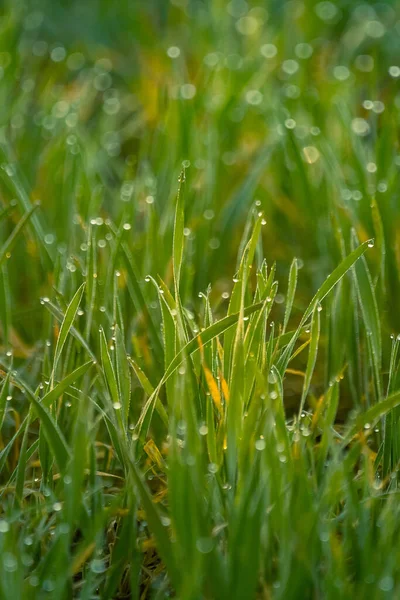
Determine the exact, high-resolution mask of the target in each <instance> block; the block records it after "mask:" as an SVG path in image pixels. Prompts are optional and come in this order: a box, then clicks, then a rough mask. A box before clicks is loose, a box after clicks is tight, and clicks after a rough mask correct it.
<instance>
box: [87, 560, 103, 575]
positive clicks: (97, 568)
mask: <svg viewBox="0 0 400 600" xmlns="http://www.w3.org/2000/svg"><path fill="white" fill-rule="evenodd" d="M106 569H107V567H106V564H105V562H104V560H102V559H99V558H95V559H93V560H92V562H91V563H90V570H91V571H92V573H104V572H105V571H106Z"/></svg>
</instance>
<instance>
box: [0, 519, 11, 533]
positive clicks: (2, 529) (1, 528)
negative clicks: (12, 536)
mask: <svg viewBox="0 0 400 600" xmlns="http://www.w3.org/2000/svg"><path fill="white" fill-rule="evenodd" d="M7 531H10V525H9V524H8V522H7V521H5V520H4V519H1V520H0V533H7Z"/></svg>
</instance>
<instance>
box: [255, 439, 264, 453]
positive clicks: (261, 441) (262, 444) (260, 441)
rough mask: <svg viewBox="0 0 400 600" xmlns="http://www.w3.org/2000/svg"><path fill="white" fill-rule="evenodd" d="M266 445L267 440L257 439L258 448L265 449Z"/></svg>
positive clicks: (256, 445)
mask: <svg viewBox="0 0 400 600" xmlns="http://www.w3.org/2000/svg"><path fill="white" fill-rule="evenodd" d="M265 446H266V443H265V440H263V439H260V440H257V441H256V443H255V447H256V450H260V451H261V450H264V449H265Z"/></svg>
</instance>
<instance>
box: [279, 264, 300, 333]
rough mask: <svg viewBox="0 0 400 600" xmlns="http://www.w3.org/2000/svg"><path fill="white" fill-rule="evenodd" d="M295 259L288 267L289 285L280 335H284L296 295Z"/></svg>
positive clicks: (296, 271) (296, 270)
mask: <svg viewBox="0 0 400 600" xmlns="http://www.w3.org/2000/svg"><path fill="white" fill-rule="evenodd" d="M297 273H298V267H297V259H296V258H294V259H293V261H292V264H291V266H290V271H289V284H288V292H287V296H286V306H285V318H284V320H283V330H282V333H285V331H286V327H287V324H288V321H289V318H290V314H291V312H292V306H293V300H294V296H295V293H296V285H297Z"/></svg>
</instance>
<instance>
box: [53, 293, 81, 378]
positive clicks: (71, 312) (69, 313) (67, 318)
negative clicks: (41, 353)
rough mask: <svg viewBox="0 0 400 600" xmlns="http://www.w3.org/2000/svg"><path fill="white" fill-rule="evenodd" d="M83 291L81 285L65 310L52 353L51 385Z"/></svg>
mask: <svg viewBox="0 0 400 600" xmlns="http://www.w3.org/2000/svg"><path fill="white" fill-rule="evenodd" d="M84 289H85V283H82V285H81V286H80V288H79V289H78V290H77V292H76V293H75V295H74V297H73V298H72V300H71V302H70V303H69V305H68V308H67V310H66V311H65V315H64V320H63V322H62V324H61V327H60V333H59V334H58V338H57V344H56V349H55V352H54V362H53V372H52V383H53V380H54V375H55V373H56V370H57V365H58V361H59V359H60V356H61V352H62V349H63V348H64V344H65V342H66V339H67V336H68V333H69V331H70V329H71V327H72V323H73V322H74V320H75V317H76V313H77V312H78V308H79V305H80V303H81V300H82V296H83V291H84Z"/></svg>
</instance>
